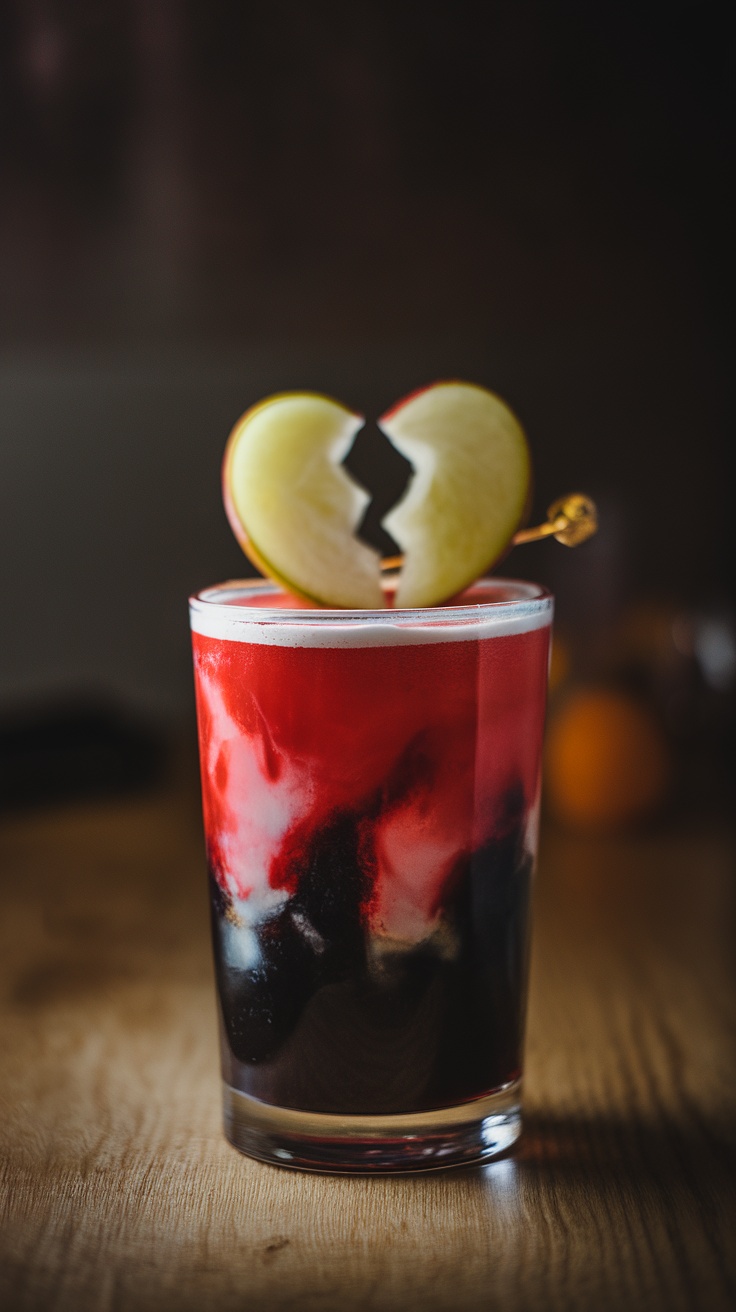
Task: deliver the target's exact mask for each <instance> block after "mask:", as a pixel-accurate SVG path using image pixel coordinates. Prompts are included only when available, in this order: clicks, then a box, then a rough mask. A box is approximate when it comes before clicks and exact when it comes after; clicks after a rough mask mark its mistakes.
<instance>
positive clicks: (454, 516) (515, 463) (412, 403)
mask: <svg viewBox="0 0 736 1312" xmlns="http://www.w3.org/2000/svg"><path fill="white" fill-rule="evenodd" d="M378 422H379V427H380V428H381V430H382V431H383V432H384V433H385V434H386V436H387V437H388V439H389V441H390V442H392V443H393V445H394V446H395V447H396V448H397V449H398V450H399V451H400V452H401V454H402V455H404V456H406V458H407V459H408V460H409V461H410V462H411V464H412V466H413V468H414V474H413V477H412V479H411V481H410V483H409V486H408V488H407V491H406V493H405V494H404V496H403V497H402V499H401V501H399V502H398V504H397V505H396V506H394V508H393V509H392V510H391V511H389V513H388V515H386V516H385V517H384V519H383V525H384V527H385V528H386V529H387V530H388V532H389V533H390V534H391V536H392V537H393V538H394V539H395V541H396V542H397V543H398V545H399V547H400V548H401V550H402V552H403V555H404V562H403V566H402V570H401V575H400V578H399V584H398V588H397V592H396V598H395V603H394V604H395V605H396V606H398V607H413V606H432V605H436V604H437V603H438V602H441V601H446V600H447V599H448V598H450V597H452V596H454V595H455V594H456V593H458V592H461V591H462V590H463V588H465V587H467V586H468V585H469V584H470V583H472V582H473V581H474V580H475V579H477V578H479V577H480V575H482V574H484V573H486V572H487V570H489V569H490V568H491V566H492V565H494V564H495V563H496V561H497V560H499V559H500V557H501V556H503V555H504V554H505V552H506V551H507V550H508V548H509V546H510V544H511V539H512V538H513V535H514V533H515V532H516V530H517V528H518V527H519V525H520V523H521V522H522V520H523V517H524V514H525V512H526V510H527V508H528V505H529V502H530V488H531V459H530V455H529V448H528V446H527V441H526V437H525V434H524V430H523V429H522V427H521V425H520V423H519V421H518V419H517V418H516V416H515V415H514V414H513V413H512V411H511V410H509V408H508V406H507V405H505V403H504V402H503V401H502V400H501V399H500V397H498V396H496V395H495V394H494V393H493V392H489V391H487V390H486V389H485V388H484V387H478V386H476V385H475V384H473V383H462V382H446V383H435V384H433V385H432V386H430V387H426V388H424V389H423V390H422V391H419V392H414V393H412V394H411V395H410V396H408V397H406V398H405V399H404V400H403V401H400V402H398V404H397V405H395V406H393V407H392V409H391V410H389V411H388V412H387V413H386V414H385V415H383V417H382V418H381V419H380V420H379V421H378Z"/></svg>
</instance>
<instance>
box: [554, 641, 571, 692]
mask: <svg viewBox="0 0 736 1312" xmlns="http://www.w3.org/2000/svg"><path fill="white" fill-rule="evenodd" d="M570 663H571V662H570V651H569V648H568V646H567V643H566V642H565V640H564V638H561V637H560V636H559V634H558V633H555V635H554V637H553V638H552V647H551V650H550V661H549V690H550V692H551V693H552V692H556V691H557V689H558V688H559V687H560V685H561V684H563V683H564V682H565V680H566V678H567V676H568V674H569V673H570Z"/></svg>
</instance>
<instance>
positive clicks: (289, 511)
mask: <svg viewBox="0 0 736 1312" xmlns="http://www.w3.org/2000/svg"><path fill="white" fill-rule="evenodd" d="M362 425H363V417H362V415H356V414H354V413H353V412H352V411H351V410H348V409H347V408H346V407H345V406H343V405H340V403H339V402H338V401H333V400H332V399H331V398H330V397H328V396H320V395H318V394H317V393H313V392H282V393H280V394H279V395H277V396H270V397H267V398H266V400H264V401H260V402H259V403H258V405H255V406H253V407H252V409H250V410H248V411H246V413H245V414H244V415H243V416H242V418H241V419H240V420H239V421H238V423H237V424H236V425H235V428H234V429H233V431H232V433H231V434H230V438H229V441H228V444H227V447H226V449H225V459H224V462H223V468H222V485H223V496H224V500H225V510H226V512H227V516H228V519H229V521H230V525H231V528H232V530H233V532H234V533H235V536H236V538H237V539H238V541H239V543H240V545H241V547H242V548H243V550H244V551H245V553H246V555H247V556H248V557H249V558H250V559H251V560H252V561H253V563H254V564H255V565H257V566H258V568H259V569H261V570H263V571H264V572H265V573H266V574H268V575H270V577H271V578H273V579H275V580H276V581H277V582H279V583H281V584H282V586H283V587H285V588H286V589H287V591H289V592H293V593H296V594H297V595H298V596H301V597H306V598H307V600H310V601H315V602H317V603H318V604H321V605H326V606H335V607H349V608H353V607H355V608H361V609H362V608H378V607H382V606H383V605H384V595H383V590H382V588H381V581H380V560H379V555H378V553H377V552H376V551H372V550H371V549H370V547H367V546H364V544H363V543H362V542H359V541H358V539H357V538H356V537H355V536H354V530H355V528H356V527H357V525H358V523H359V521H360V518H361V515H362V514H363V511H364V510H365V508H366V506H367V504H368V502H369V501H370V497H369V495H368V494H367V493H366V492H364V491H363V489H362V488H360V487H358V486H357V484H356V483H354V482H353V481H352V479H351V478H350V477H349V476H348V475H347V474H346V473H345V471H344V470H343V469H342V468H341V467H340V461H341V460H342V459H343V458H344V457H345V456H346V455H347V453H348V450H349V449H350V446H351V444H352V441H353V439H354V437H355V434H356V433H357V432H358V429H359V428H361V427H362Z"/></svg>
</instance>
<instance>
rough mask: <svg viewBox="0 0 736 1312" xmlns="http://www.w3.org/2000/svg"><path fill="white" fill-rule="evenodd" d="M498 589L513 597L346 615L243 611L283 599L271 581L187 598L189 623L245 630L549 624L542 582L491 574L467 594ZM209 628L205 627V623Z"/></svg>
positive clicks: (549, 601) (548, 597) (232, 583)
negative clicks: (252, 601) (252, 602)
mask: <svg viewBox="0 0 736 1312" xmlns="http://www.w3.org/2000/svg"><path fill="white" fill-rule="evenodd" d="M493 588H497V589H498V590H499V591H505V592H506V593H508V592H511V591H513V592H515V593H516V595H515V596H508V595H507V596H505V597H501V598H498V599H495V600H490V601H489V600H488V599H487V598H484V599H483V600H478V601H465V602H463V603H462V604H461V605H458V604H454V605H453V604H447V603H446V604H444V605H441V606H417V607H413V608H400V607H396V608H394V607H388V606H387V607H385V608H384V609H382V610H368V609H365V610H346V609H338V608H327V607H316V606H315V607H314V608H311V607H309V606H305V607H302V608H296V607H294V608H291V607H287V606H272V607H271V606H268V605H259V606H247V605H243V604H242V598H243V597H247V596H249V595H250V596H253V595H255V596H261V597H267V596H268V595H269V594H274V595H283V593H284V591H285V589H284V588H282V587H281V586H280V585H279V584H278V583H275V582H274V581H273V580H271V579H262V578H251V579H229V580H227V581H225V582H223V583H218V584H214V585H212V586H210V587H207V588H202V589H200V590H199V591H198V592H195V593H193V594H192V595H191V596H190V598H189V608H190V613H191V615H192V620H193V621H194V619H195V617H201V619H202V620H203V621H205V623H206V621H207V619H209V620H210V621H215V620H216V617H218V616H220V617H222V619H223V620H224V619H225V618H227V620H228V621H229V622H230V623H231V624H238V623H241V624H248V625H254V624H256V625H259V626H260V625H264V626H270V625H280V626H285V625H288V626H290V627H292V626H297V627H299V628H304V627H310V628H322V627H326V626H330V627H331V628H334V627H335V626H338V627H340V628H358V627H361V626H366V625H370V626H371V627H374V626H379V627H384V626H389V627H392V628H397V627H402V628H403V627H405V626H409V627H411V628H417V627H421V628H424V627H426V628H434V629H436V628H442V627H444V626H445V625H452V626H458V625H466V624H467V625H473V624H477V623H478V622H479V621H482V620H489V619H491V617H493V616H496V617H498V618H499V619H501V618H502V617H508V618H509V619H511V618H512V617H513V616H515V615H518V616H519V617H520V616H522V615H525V616H527V617H528V618H529V619H530V620H531V619H532V618H535V619H536V621H537V623H536V625H534V624H533V625H530V627H537V626H540V627H541V626H543V625H544V623H545V618H544V617H545V615H546V614H549V622H550V623H551V620H552V612H553V609H554V597H553V594H552V592H551V591H550V589H549V588H547V587H545V586H544V584H541V583H530V582H528V581H527V580H525V579H513V578H506V577H503V578H502V577H500V576H496V575H491V576H488V577H484V578H480V579H477V580H476V581H475V582H474V583H472V584H471V585H470V586H469V587H468V588H466V589H465V592H466V593H470V594H472V592H473V591H474V590H475V589H478V590H479V591H480V590H483V591H484V592H486V593H487V591H488V589H493ZM207 627H209V624H207Z"/></svg>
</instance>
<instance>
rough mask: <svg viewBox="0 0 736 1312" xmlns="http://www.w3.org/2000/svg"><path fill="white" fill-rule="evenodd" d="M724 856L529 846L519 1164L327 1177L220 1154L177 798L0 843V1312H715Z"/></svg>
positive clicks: (193, 864)
mask: <svg viewBox="0 0 736 1312" xmlns="http://www.w3.org/2000/svg"><path fill="white" fill-rule="evenodd" d="M733 856H734V839H733V834H732V833H731V832H730V830H729V829H728V828H727V827H726V826H725V825H719V824H718V823H716V822H713V821H710V822H708V823H705V822H702V821H701V822H696V821H694V820H690V821H688V820H685V819H680V820H678V821H677V822H676V823H674V822H673V824H672V825H671V826H670V827H669V828H667V829H663V830H661V831H659V832H657V833H652V834H648V835H641V836H638V837H632V838H626V839H623V838H622V839H617V840H616V841H613V840H611V841H606V842H604V841H601V840H594V839H584V838H581V837H573V836H570V835H564V834H562V833H560V832H559V831H552V830H547V831H545V833H544V835H543V842H542V851H541V858H540V876H539V881H538V887H537V898H536V921H535V938H534V962H533V972H532V989H531V1002H530V1020H529V1035H528V1044H527V1082H526V1130H525V1133H524V1135H523V1138H522V1141H521V1144H520V1145H519V1147H518V1148H517V1150H516V1151H515V1152H514V1153H513V1154H512V1155H511V1156H509V1157H508V1158H507V1159H505V1160H499V1161H497V1162H495V1163H492V1164H490V1165H488V1166H486V1167H484V1168H482V1169H475V1170H464V1171H457V1172H447V1173H440V1174H435V1175H430V1176H423V1177H421V1176H415V1177H409V1178H401V1179H391V1178H373V1179H370V1178H369V1179H365V1178H361V1179H348V1178H339V1177H335V1178H331V1177H324V1176H310V1175H306V1174H297V1173H293V1172H289V1171H287V1170H281V1169H278V1168H274V1167H270V1166H266V1165H262V1164H260V1163H258V1162H255V1161H250V1160H248V1159H246V1158H244V1157H241V1156H239V1155H238V1154H237V1153H236V1152H235V1151H234V1150H233V1149H231V1148H230V1147H229V1146H228V1145H227V1143H226V1142H225V1140H224V1138H223V1137H222V1133H221V1130H220V1106H219V1085H218V1069H217V1054H216V1044H215V1009H214V996H213V985H212V973H211V966H210V957H209V941H208V922H207V907H206V899H205V878H204V862H203V851H202V842H201V830H200V819H199V803H198V798H197V794H196V787H195V783H194V779H193V774H192V771H191V770H190V769H189V768H188V767H187V769H186V771H183V772H182V778H181V779H180V780H178V781H177V782H176V783H175V784H174V785H172V786H171V787H170V788H168V789H167V790H164V791H162V792H161V793H159V794H157V795H156V796H151V797H147V798H139V799H129V800H126V801H124V802H123V801H121V802H117V803H114V804H113V803H97V804H95V805H89V806H77V807H75V808H72V809H65V810H63V809H58V810H48V811H46V812H43V813H33V814H31V813H28V814H26V815H16V816H12V817H6V818H5V819H4V820H3V822H2V826H0V862H1V866H2V885H3V893H4V912H3V917H2V928H1V931H0V933H1V942H2V950H1V955H0V978H1V980H2V987H3V1004H2V1017H1V1023H0V1045H1V1047H0V1054H1V1055H0V1061H1V1062H2V1082H1V1086H0V1094H1V1097H2V1119H1V1122H0V1139H1V1140H2V1159H3V1175H2V1184H3V1202H2V1207H3V1211H2V1217H3V1222H2V1254H1V1256H2V1268H1V1273H0V1304H1V1305H2V1306H3V1308H5V1309H8V1312H15V1309H34V1310H35V1309H44V1312H45V1310H47V1309H48V1310H54V1312H56V1310H57V1309H58V1312H61V1310H62V1309H63V1310H66V1309H70V1310H71V1309H74V1312H88V1310H89V1312H91V1310H92V1309H94V1312H120V1310H121V1309H128V1308H130V1309H134V1308H135V1309H142V1312H146V1310H147V1309H157V1312H160V1310H161V1309H164V1310H167V1309H181V1310H182V1312H189V1310H190V1309H191V1310H192V1312H195V1310H197V1312H199V1310H200V1309H232V1310H233V1312H235V1309H238V1312H240V1310H245V1309H247V1312H259V1310H260V1309H272V1308H273V1309H290V1308H295V1309H296V1308H299V1309H305V1310H307V1312H309V1310H310V1309H329V1310H332V1309H335V1312H337V1310H338V1309H340V1310H343V1309H352V1308H356V1309H363V1308H365V1309H373V1308H376V1309H411V1308H422V1309H428V1310H429V1309H433V1310H434V1309H437V1310H439V1309H448V1310H449V1309H466V1308H468V1309H469V1308H478V1309H480V1308H483V1309H504V1312H517V1310H519V1312H527V1310H530V1312H534V1310H536V1309H539V1312H555V1310H558V1309H559V1310H560V1312H563V1310H565V1312H566V1310H567V1309H580V1310H581V1312H587V1309H596V1310H597V1312H607V1310H608V1309H612V1310H613V1309H616V1310H617V1312H618V1309H621V1308H624V1309H647V1312H649V1310H650V1309H651V1310H655V1312H656V1309H663V1310H666V1312H679V1310H680V1309H682V1312H691V1310H694V1309H707V1310H708V1312H720V1309H726V1308H732V1307H734V1306H736V1241H735V1240H734V1236H735V1235H736V1205H735V1204H736V1186H735V1184H734V1179H735V1176H734V1166H735V1165H736V1143H735V1139H734V1120H735V1118H734V1073H735V1071H736V1063H735V1062H734V1020H735V1015H734V1012H735V1008H734V979H733V929H734V905H735V886H734V868H733V865H734V863H733Z"/></svg>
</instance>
